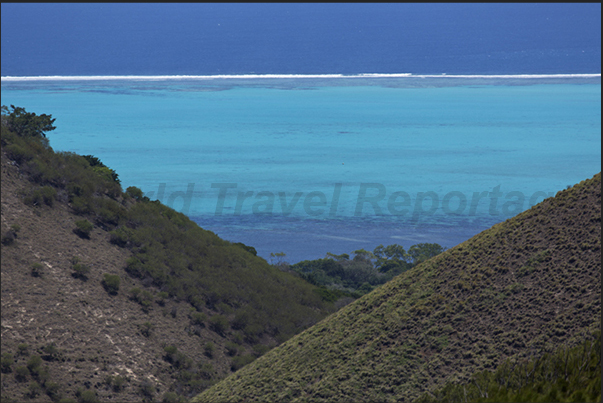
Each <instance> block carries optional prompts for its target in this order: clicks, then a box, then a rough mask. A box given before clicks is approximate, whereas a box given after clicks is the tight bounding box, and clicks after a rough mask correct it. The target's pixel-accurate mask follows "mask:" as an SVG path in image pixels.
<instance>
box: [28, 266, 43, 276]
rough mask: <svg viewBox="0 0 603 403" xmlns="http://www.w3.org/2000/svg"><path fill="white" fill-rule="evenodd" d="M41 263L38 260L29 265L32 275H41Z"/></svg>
mask: <svg viewBox="0 0 603 403" xmlns="http://www.w3.org/2000/svg"><path fill="white" fill-rule="evenodd" d="M42 267H43V266H42V264H41V263H39V262H35V263H34V264H32V265H31V275H32V276H33V277H42V274H43V271H42Z"/></svg>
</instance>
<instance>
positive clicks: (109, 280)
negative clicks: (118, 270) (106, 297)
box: [102, 273, 120, 295]
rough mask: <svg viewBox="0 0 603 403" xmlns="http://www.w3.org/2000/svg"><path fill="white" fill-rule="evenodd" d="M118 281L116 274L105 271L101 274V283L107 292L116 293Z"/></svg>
mask: <svg viewBox="0 0 603 403" xmlns="http://www.w3.org/2000/svg"><path fill="white" fill-rule="evenodd" d="M119 283H120V278H119V276H118V275H117V274H109V273H105V274H104V275H103V280H102V284H103V287H104V288H105V291H107V292H108V293H109V294H111V295H117V292H118V291H119Z"/></svg>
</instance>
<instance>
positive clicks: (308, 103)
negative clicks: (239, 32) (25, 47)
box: [2, 76, 601, 262]
mask: <svg viewBox="0 0 603 403" xmlns="http://www.w3.org/2000/svg"><path fill="white" fill-rule="evenodd" d="M2 104H3V105H10V104H14V105H16V106H23V107H25V108H26V110H28V111H32V112H36V113H49V114H52V115H53V117H55V118H56V123H55V124H56V126H57V129H56V130H55V131H53V132H51V133H50V134H49V137H50V142H51V145H52V147H53V148H54V149H55V150H56V151H73V152H77V153H80V154H93V155H95V156H97V157H99V158H100V159H101V160H102V161H103V162H104V163H105V164H106V165H108V166H110V167H111V168H113V169H115V170H116V171H117V172H118V174H119V177H120V179H121V181H122V185H123V186H124V189H125V188H126V187H128V186H137V187H139V188H141V189H142V190H143V191H144V192H145V193H146V194H147V195H148V196H149V197H150V198H151V199H159V200H161V201H162V202H163V203H165V204H167V205H170V206H171V207H173V208H175V209H176V210H178V211H182V212H183V213H185V214H187V215H188V216H189V217H191V219H193V220H195V221H196V222H197V223H198V224H199V225H200V226H201V227H203V228H205V229H208V230H211V231H213V232H215V233H217V234H218V235H219V236H221V237H222V238H225V239H227V240H230V241H233V242H244V243H245V244H248V245H252V246H254V247H256V249H257V250H258V252H259V254H260V255H261V256H263V257H264V258H267V259H270V253H272V252H284V253H286V255H287V257H286V259H285V260H288V261H290V262H297V261H300V260H303V259H313V258H319V257H323V256H324V255H325V253H326V252H333V253H344V252H345V253H350V252H352V251H354V250H356V249H360V248H364V249H367V250H372V249H373V248H375V247H376V246H377V245H379V244H384V245H387V244H391V243H398V244H401V245H403V246H405V247H409V246H410V245H412V244H415V243H419V242H437V243H440V244H442V245H444V246H447V247H451V246H454V245H456V244H458V243H460V242H462V241H464V240H466V239H468V238H470V237H471V236H473V235H475V234H477V233H478V232H480V231H482V230H484V229H486V228H488V227H490V226H491V225H493V224H494V223H496V222H500V221H503V220H505V219H507V218H509V217H511V216H513V215H516V214H517V213H519V212H521V211H524V210H526V209H527V208H529V207H530V206H531V205H533V204H535V203H537V202H540V201H541V200H543V199H544V198H545V197H550V196H553V195H554V194H555V193H556V192H557V191H559V190H562V189H565V188H566V187H567V186H569V185H573V184H575V183H577V182H579V181H581V180H583V179H586V178H590V177H592V176H593V175H594V174H595V173H597V172H599V171H600V169H601V151H600V149H601V85H600V76H599V77H595V78H563V79H561V78H547V79H545V78H541V79H535V78H526V77H521V76H518V77H515V78H508V77H507V78H494V77H492V78H488V77H474V78H454V77H431V78H427V77H423V78H419V77H389V78H388V77H381V78H342V77H331V78H320V77H314V78H303V77H302V78H299V77H297V78H292V77H289V78H284V77H280V78H279V77H273V78H247V79H243V78H213V79H207V78H206V79H190V80H186V79H171V80H170V79H145V80H142V79H121V80H100V79H99V80H86V81H77V80H49V81H36V80H34V81H27V80H26V81H6V80H5V79H4V78H3V80H2Z"/></svg>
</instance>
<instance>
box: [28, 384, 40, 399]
mask: <svg viewBox="0 0 603 403" xmlns="http://www.w3.org/2000/svg"><path fill="white" fill-rule="evenodd" d="M40 393H42V387H41V386H40V384H39V383H38V382H36V381H32V382H31V383H30V384H29V387H28V388H27V397H29V398H30V399H35V398H36V397H37V396H38V395H39V394H40Z"/></svg>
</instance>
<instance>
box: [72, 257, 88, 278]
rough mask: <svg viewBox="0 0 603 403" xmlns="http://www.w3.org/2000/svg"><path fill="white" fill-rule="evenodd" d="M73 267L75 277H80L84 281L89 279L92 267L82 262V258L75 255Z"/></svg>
mask: <svg viewBox="0 0 603 403" xmlns="http://www.w3.org/2000/svg"><path fill="white" fill-rule="evenodd" d="M71 269H72V270H73V273H72V274H71V275H72V276H73V277H75V278H79V279H80V280H83V281H86V280H88V274H89V273H90V268H89V267H88V266H86V265H85V264H83V263H80V259H79V258H78V257H73V258H72V259H71Z"/></svg>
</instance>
